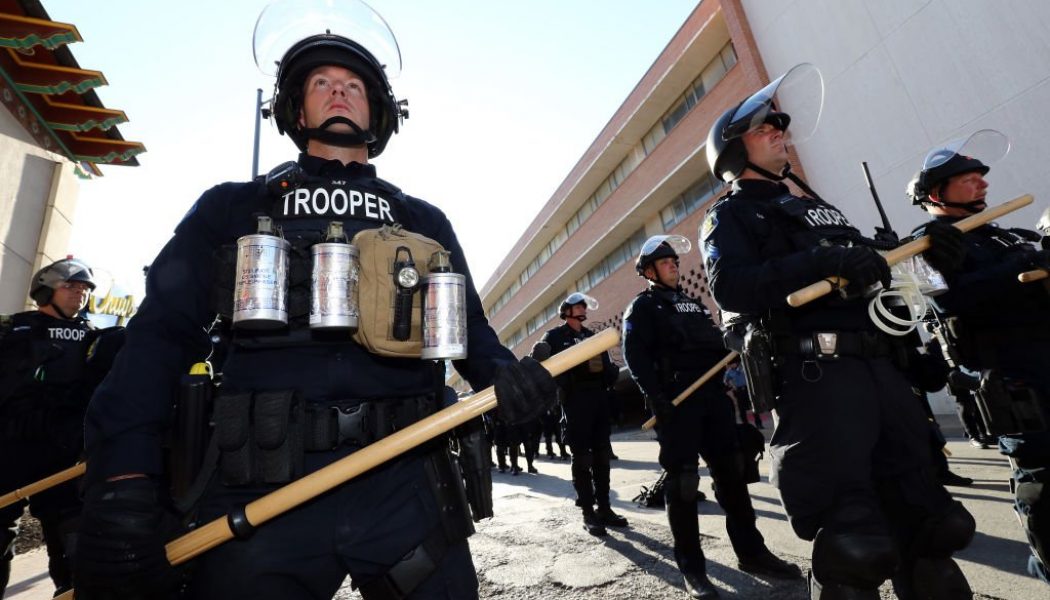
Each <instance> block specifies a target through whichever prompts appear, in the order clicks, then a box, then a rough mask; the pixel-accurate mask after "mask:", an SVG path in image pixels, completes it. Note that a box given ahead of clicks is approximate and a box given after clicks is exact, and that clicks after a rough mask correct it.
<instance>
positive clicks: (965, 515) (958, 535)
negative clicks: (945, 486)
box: [913, 501, 977, 559]
mask: <svg viewBox="0 0 1050 600" xmlns="http://www.w3.org/2000/svg"><path fill="white" fill-rule="evenodd" d="M976 531H977V522H976V521H974V518H973V515H971V514H970V513H969V511H967V510H966V509H965V508H963V505H962V504H960V503H959V502H958V501H953V502H952V504H951V505H950V506H949V508H948V510H946V511H945V512H943V513H941V514H939V515H935V516H932V517H930V518H928V519H926V520H925V521H923V522H922V526H921V527H920V528H919V532H918V533H917V534H916V535H915V541H914V550H913V551H914V553H915V555H916V556H918V557H921V558H941V559H946V558H948V557H950V556H951V555H952V553H953V552H956V551H958V550H962V549H963V548H965V547H966V546H969V545H970V540H972V539H973V534H974V532H976Z"/></svg>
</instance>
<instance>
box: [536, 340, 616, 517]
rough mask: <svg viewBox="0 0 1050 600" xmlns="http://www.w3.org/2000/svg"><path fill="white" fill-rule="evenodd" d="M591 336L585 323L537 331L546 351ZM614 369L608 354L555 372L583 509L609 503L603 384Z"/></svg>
mask: <svg viewBox="0 0 1050 600" xmlns="http://www.w3.org/2000/svg"><path fill="white" fill-rule="evenodd" d="M592 335H594V332H593V331H591V330H590V329H587V328H586V327H584V328H581V329H580V331H579V332H576V331H573V329H572V328H571V327H569V326H568V325H567V324H563V325H560V326H558V327H555V328H554V329H551V330H550V331H548V332H547V333H545V334H544V335H543V341H544V342H547V343H548V344H550V347H551V355H552V356H553V355H555V354H557V353H559V352H561V351H563V350H566V349H568V348H571V347H572V346H574V345H575V344H578V343H580V342H582V341H583V340H585V339H587V338H589V337H591V336H592ZM618 372H619V370H618V369H617V368H616V366H615V365H614V364H613V363H612V360H611V359H610V358H609V353H608V352H602V354H601V357H600V358H599V357H597V356H596V357H594V358H592V359H591V360H589V361H587V362H585V363H583V364H581V365H578V366H576V367H574V368H572V369H570V370H568V371H566V372H565V373H563V374H561V375H559V376H558V377H557V378H556V380H557V382H558V387H559V388H561V390H562V396H561V397H562V410H563V411H564V412H565V442H566V443H567V444H569V447H570V448H572V483H573V487H575V488H576V504H577V506H580V507H581V508H584V509H585V510H586V509H589V508H590V507H591V506H593V505H594V504H595V502H597V503H598V506H599V507H608V506H609V471H610V466H609V460H610V458H611V457H610V454H611V450H612V449H611V447H610V446H609V435H610V434H611V426H610V421H609V391H608V389H609V386H611V385H612V384H613V383H615V382H616V376H617V373H618Z"/></svg>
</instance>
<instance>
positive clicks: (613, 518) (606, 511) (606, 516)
mask: <svg viewBox="0 0 1050 600" xmlns="http://www.w3.org/2000/svg"><path fill="white" fill-rule="evenodd" d="M595 514H596V515H597V516H598V519H599V520H600V521H601V522H602V523H603V524H604V525H606V526H608V527H627V519H626V518H624V517H623V516H621V515H618V514H616V513H614V512H613V509H612V508H610V507H609V506H608V505H606V506H599V507H598V511H597V512H596V513H595Z"/></svg>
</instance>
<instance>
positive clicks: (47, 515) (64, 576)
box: [0, 440, 81, 598]
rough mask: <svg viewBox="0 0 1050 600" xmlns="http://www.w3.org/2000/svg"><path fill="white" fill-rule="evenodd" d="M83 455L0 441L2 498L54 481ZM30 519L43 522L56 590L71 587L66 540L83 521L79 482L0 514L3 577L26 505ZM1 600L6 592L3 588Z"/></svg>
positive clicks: (46, 445)
mask: <svg viewBox="0 0 1050 600" xmlns="http://www.w3.org/2000/svg"><path fill="white" fill-rule="evenodd" d="M78 455H79V452H77V451H76V450H74V449H70V448H61V447H58V446H57V445H56V444H54V443H53V442H51V441H45V440H34V441H26V440H19V441H12V440H0V456H2V457H4V459H3V461H4V466H3V469H2V470H0V494H6V493H8V492H13V491H14V490H15V489H16V488H20V487H23V486H26V485H28V484H30V483H33V482H35V481H38V480H40V479H43V478H44V477H47V476H48V475H54V474H55V473H57V472H58V471H62V470H64V469H68V468H69V467H72V466H73V465H74V463H76V460H77V456H78ZM27 504H28V505H29V513H30V514H31V515H33V516H34V517H35V518H36V519H37V520H39V521H40V526H41V529H42V530H43V534H44V543H45V544H46V545H47V556H48V565H47V566H48V572H49V573H50V575H51V581H52V582H54V584H55V588H56V589H58V590H66V589H69V588H70V587H72V584H73V578H72V573H71V571H70V568H69V565H70V561H69V557H68V556H67V555H66V548H67V540H66V538H67V537H68V536H69V535H70V534H72V532H73V531H75V529H76V520H77V518H78V517H79V516H80V508H81V503H80V498H79V495H78V494H77V481H76V480H74V481H68V482H66V483H63V484H61V485H57V486H55V487H53V488H51V489H49V490H45V491H43V492H40V493H38V494H35V495H33V496H31V497H30V498H29V499H28V500H21V501H19V502H16V503H14V504H11V505H10V506H6V507H4V508H2V509H0V563H6V564H0V572H5V573H6V572H7V570H8V568H9V564H10V561H11V560H12V558H13V553H12V551H11V549H10V547H9V546H10V544H11V543H12V542H13V541H14V539H15V536H16V535H17V532H18V526H17V523H18V519H19V518H20V517H21V516H22V512H23V511H24V509H25V507H26V505H27ZM0 598H3V587H2V586H0Z"/></svg>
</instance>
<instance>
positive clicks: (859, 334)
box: [773, 331, 900, 360]
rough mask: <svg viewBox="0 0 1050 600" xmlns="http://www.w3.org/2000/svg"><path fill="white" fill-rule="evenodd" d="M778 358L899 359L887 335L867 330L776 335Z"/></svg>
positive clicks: (894, 345)
mask: <svg viewBox="0 0 1050 600" xmlns="http://www.w3.org/2000/svg"><path fill="white" fill-rule="evenodd" d="M773 346H774V352H775V354H777V355H778V356H805V357H810V358H814V357H815V358H820V359H825V360H833V359H836V358H839V357H841V356H852V357H856V358H898V353H899V349H900V348H899V346H898V345H897V344H896V343H895V341H894V340H892V339H890V338H889V337H888V336H886V335H883V334H880V333H873V332H869V331H814V332H813V333H808V334H805V333H803V334H790V335H781V336H776V337H774V339H773Z"/></svg>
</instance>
